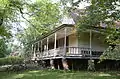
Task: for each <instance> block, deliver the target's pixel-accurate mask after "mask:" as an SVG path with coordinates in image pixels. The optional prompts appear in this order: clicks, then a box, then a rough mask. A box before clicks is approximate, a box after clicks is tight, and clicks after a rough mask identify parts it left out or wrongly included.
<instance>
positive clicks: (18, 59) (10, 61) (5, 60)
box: [0, 56, 24, 65]
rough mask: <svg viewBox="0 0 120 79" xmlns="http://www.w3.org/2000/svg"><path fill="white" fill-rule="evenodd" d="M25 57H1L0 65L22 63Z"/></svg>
mask: <svg viewBox="0 0 120 79" xmlns="http://www.w3.org/2000/svg"><path fill="white" fill-rule="evenodd" d="M23 60H24V59H23V58H21V57H17V56H16V57H6V58H0V65H14V64H22V63H23Z"/></svg>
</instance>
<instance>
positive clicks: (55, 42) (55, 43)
mask: <svg viewBox="0 0 120 79" xmlns="http://www.w3.org/2000/svg"><path fill="white" fill-rule="evenodd" d="M56 40H57V33H55V40H54V53H53V54H54V56H55V55H56Z"/></svg>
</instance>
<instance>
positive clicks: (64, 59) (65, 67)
mask: <svg viewBox="0 0 120 79" xmlns="http://www.w3.org/2000/svg"><path fill="white" fill-rule="evenodd" d="M66 31H67V28H66V27H65V29H64V33H65V36H64V56H63V58H62V65H63V68H64V70H69V66H68V62H67V59H66V58H65V55H66Z"/></svg>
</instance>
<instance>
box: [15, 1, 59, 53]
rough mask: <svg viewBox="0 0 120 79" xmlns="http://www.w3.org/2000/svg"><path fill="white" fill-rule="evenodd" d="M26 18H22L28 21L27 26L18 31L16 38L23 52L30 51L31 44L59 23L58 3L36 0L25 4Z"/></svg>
mask: <svg viewBox="0 0 120 79" xmlns="http://www.w3.org/2000/svg"><path fill="white" fill-rule="evenodd" d="M27 13H29V14H28V18H27V19H26V18H25V16H23V18H24V19H25V20H26V22H27V23H28V26H27V27H28V28H26V29H25V30H24V31H23V32H20V33H18V35H17V38H18V39H19V40H20V41H21V43H22V44H23V46H24V52H25V54H26V53H30V52H31V51H32V44H33V43H34V42H35V41H36V40H39V39H40V37H42V36H43V35H44V34H46V33H47V32H49V31H51V30H52V29H53V28H55V27H56V25H58V24H59V23H60V17H61V14H60V8H59V3H52V2H51V1H50V0H37V1H36V2H35V3H32V4H30V5H28V6H27Z"/></svg>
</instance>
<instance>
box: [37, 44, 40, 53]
mask: <svg viewBox="0 0 120 79" xmlns="http://www.w3.org/2000/svg"><path fill="white" fill-rule="evenodd" d="M37 51H38V52H39V51H40V50H39V42H38V49H37Z"/></svg>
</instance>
